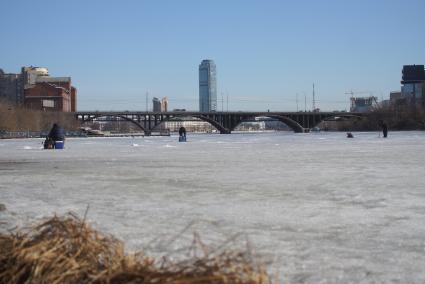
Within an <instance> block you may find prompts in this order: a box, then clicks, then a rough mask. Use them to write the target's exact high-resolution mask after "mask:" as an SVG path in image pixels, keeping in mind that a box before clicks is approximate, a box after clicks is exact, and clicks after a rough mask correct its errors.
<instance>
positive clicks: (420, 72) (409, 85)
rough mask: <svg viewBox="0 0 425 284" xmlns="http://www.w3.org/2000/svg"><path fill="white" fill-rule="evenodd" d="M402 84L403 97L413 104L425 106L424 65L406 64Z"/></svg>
mask: <svg viewBox="0 0 425 284" xmlns="http://www.w3.org/2000/svg"><path fill="white" fill-rule="evenodd" d="M401 84H402V86H401V97H402V98H403V99H405V100H406V101H407V102H408V103H409V104H411V105H421V106H425V68H424V65H404V66H403V71H402V81H401Z"/></svg>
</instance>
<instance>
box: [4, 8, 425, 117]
mask: <svg viewBox="0 0 425 284" xmlns="http://www.w3.org/2000/svg"><path fill="white" fill-rule="evenodd" d="M316 2H317V1H316ZM316 2H314V1H299V2H297V3H292V2H287V1H266V2H256V1H232V2H231V3H228V2H226V1H216V2H214V3H199V2H197V1H185V2H178V3H173V2H165V1H155V2H153V1H143V2H139V1H128V2H126V3H124V4H123V3H104V2H103V1H91V2H90V3H86V2H82V1H73V2H72V3H64V2H62V3H61V2H57V1H46V2H44V5H40V4H37V3H33V2H31V1H15V2H10V3H7V5H6V4H4V5H3V7H4V9H1V11H0V16H1V18H2V19H3V21H4V23H10V25H11V26H12V27H13V28H11V29H2V31H1V32H0V35H1V37H2V38H3V39H6V40H5V41H4V42H5V44H3V45H1V46H0V54H2V57H1V58H2V60H1V66H0V68H2V69H3V70H4V71H5V72H8V73H17V72H19V70H20V68H21V67H22V66H30V65H33V66H41V67H47V68H49V70H50V71H51V72H52V73H53V74H63V75H64V76H71V77H72V78H73V84H74V85H75V86H76V87H77V88H78V91H79V100H78V109H81V110H95V109H99V110H124V109H129V110H136V109H139V110H144V109H145V104H146V103H145V101H146V100H145V94H146V92H149V95H150V96H151V97H154V96H155V97H165V96H167V97H168V98H169V106H170V109H174V108H185V109H189V110H197V109H198V68H197V66H198V64H199V62H200V61H201V60H202V59H204V58H211V59H214V61H215V62H216V64H217V65H218V66H220V73H219V74H218V76H217V80H218V81H219V82H220V84H219V86H218V89H217V110H221V107H220V105H222V104H223V101H222V100H225V103H224V104H225V105H226V106H227V102H226V99H227V97H229V110H256V111H257V110H258V111H261V110H265V109H270V110H272V111H291V110H293V111H295V110H296V106H297V100H296V97H297V94H298V104H299V108H300V109H304V107H305V106H304V100H305V98H306V100H307V106H306V108H307V109H311V108H312V88H311V86H312V83H314V84H315V87H316V105H317V107H319V108H320V109H322V110H344V109H348V107H349V95H346V94H345V93H347V92H351V91H353V92H354V93H359V94H361V95H365V94H366V95H367V94H371V95H374V96H376V97H378V99H381V98H388V96H389V93H390V92H391V91H398V90H400V87H401V84H400V80H401V70H402V67H403V65H409V64H424V63H425V53H424V52H423V50H425V38H424V37H423V27H424V26H425V19H424V17H423V15H422V14H421V13H422V12H421V11H423V10H424V9H423V8H425V3H424V2H423V1H419V0H411V1H374V2H373V3H370V1H365V0H361V1H355V2H344V3H341V1H324V2H320V3H316ZM242 4H243V5H242ZM412 7H414V9H413V8H412ZM56 11H65V12H64V13H65V14H69V15H73V18H72V19H70V20H68V21H57V18H56V16H54V15H56V14H55V13H56ZM28 27H31V28H28ZM41 27H42V28H41ZM34 30H37V32H34Z"/></svg>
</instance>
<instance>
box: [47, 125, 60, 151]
mask: <svg viewBox="0 0 425 284" xmlns="http://www.w3.org/2000/svg"><path fill="white" fill-rule="evenodd" d="M64 142H65V134H64V131H63V129H62V128H61V127H60V126H59V125H58V124H56V123H55V124H53V127H52V129H51V130H50V132H49V135H47V137H46V140H45V141H44V149H54V148H58V149H62V148H63V144H64Z"/></svg>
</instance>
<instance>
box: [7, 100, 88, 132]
mask: <svg viewBox="0 0 425 284" xmlns="http://www.w3.org/2000/svg"><path fill="white" fill-rule="evenodd" d="M53 123H58V124H59V125H60V126H62V127H63V128H64V129H65V130H67V131H73V130H77V129H78V127H79V126H80V123H79V122H78V121H77V120H76V119H75V117H74V115H73V114H72V113H66V112H57V111H38V110H30V109H27V108H25V107H23V106H17V105H15V104H13V103H11V102H9V101H7V100H6V99H0V130H3V131H48V130H49V129H50V128H51V127H52V125H53Z"/></svg>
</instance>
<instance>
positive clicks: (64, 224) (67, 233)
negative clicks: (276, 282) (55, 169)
mask: <svg viewBox="0 0 425 284" xmlns="http://www.w3.org/2000/svg"><path fill="white" fill-rule="evenodd" d="M0 283H8V284H9V283H173V284H181V283H240V284H242V283H249V284H251V283H252V284H260V283H261V284H266V283H271V280H270V277H269V276H268V274H267V272H266V270H265V268H264V267H263V266H260V265H257V264H255V263H254V262H253V261H252V259H251V257H250V255H249V253H245V252H234V251H224V252H223V251H221V252H217V253H205V254H204V255H203V256H202V257H193V258H191V259H187V260H185V261H179V262H172V261H170V260H168V259H165V258H164V259H159V260H158V259H154V258H151V257H148V256H146V255H144V254H143V253H142V252H138V253H133V254H125V253H124V247H123V244H122V243H121V242H120V241H119V240H117V239H115V238H114V237H112V236H109V235H106V234H102V233H100V232H98V231H96V230H94V229H92V228H91V227H90V226H89V225H88V224H87V223H86V222H85V221H84V220H81V219H80V218H78V217H77V216H75V215H73V214H68V215H66V216H64V217H57V216H55V217H53V218H51V219H49V220H47V221H45V222H43V223H41V224H39V225H37V226H35V227H33V228H31V229H30V230H26V231H19V232H16V233H12V234H9V235H0Z"/></svg>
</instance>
